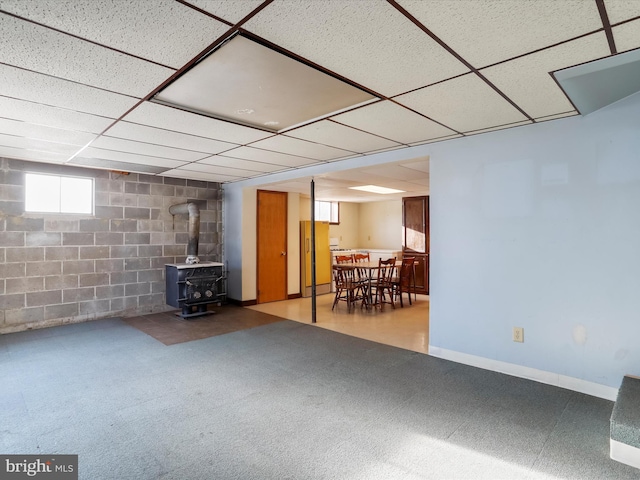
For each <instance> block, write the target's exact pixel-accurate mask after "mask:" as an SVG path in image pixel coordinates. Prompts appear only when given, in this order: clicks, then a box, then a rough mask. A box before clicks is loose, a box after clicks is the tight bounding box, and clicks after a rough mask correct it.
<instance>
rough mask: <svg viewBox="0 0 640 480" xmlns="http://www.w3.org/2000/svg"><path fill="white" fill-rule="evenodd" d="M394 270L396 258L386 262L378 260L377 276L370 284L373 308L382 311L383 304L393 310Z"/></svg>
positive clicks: (394, 306)
mask: <svg viewBox="0 0 640 480" xmlns="http://www.w3.org/2000/svg"><path fill="white" fill-rule="evenodd" d="M395 269H396V258H395V257H392V258H389V259H387V260H382V259H379V260H378V276H377V278H376V281H375V282H373V283H372V284H371V288H372V290H373V291H372V292H371V293H372V298H373V306H374V307H378V308H380V310H382V309H383V307H384V304H385V303H389V304H391V306H392V307H393V308H396V305H395V303H394V301H393V283H392V279H393V274H394V272H395Z"/></svg>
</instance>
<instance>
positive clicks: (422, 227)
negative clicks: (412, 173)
mask: <svg viewBox="0 0 640 480" xmlns="http://www.w3.org/2000/svg"><path fill="white" fill-rule="evenodd" d="M402 256H403V257H415V258H416V291H417V292H418V293H423V294H427V295H428V294H429V197H428V196H420V197H404V198H403V199H402Z"/></svg>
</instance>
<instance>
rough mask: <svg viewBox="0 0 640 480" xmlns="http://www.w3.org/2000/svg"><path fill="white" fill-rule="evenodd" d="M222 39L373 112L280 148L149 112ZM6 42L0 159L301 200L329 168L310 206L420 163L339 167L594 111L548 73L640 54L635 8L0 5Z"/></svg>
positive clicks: (420, 180) (408, 177) (448, 3)
mask: <svg viewBox="0 0 640 480" xmlns="http://www.w3.org/2000/svg"><path fill="white" fill-rule="evenodd" d="M234 35H239V36H241V37H242V38H245V39H249V40H253V41H255V42H257V43H259V44H260V45H262V46H264V47H266V48H268V49H269V50H270V51H271V52H276V53H281V54H284V55H286V57H287V58H288V59H290V60H291V59H292V60H295V61H299V62H301V63H302V64H305V65H309V66H312V67H313V68H315V69H317V70H318V71H320V72H323V73H326V74H328V75H329V76H331V77H333V78H334V79H337V80H340V81H341V82H344V83H345V84H348V85H350V86H352V87H355V88H356V89H359V90H361V91H363V92H366V93H367V94H368V95H370V96H371V97H372V98H375V100H374V101H373V102H371V103H367V104H366V105H360V106H357V107H353V108H347V109H346V110H345V109H342V110H340V111H337V112H336V113H334V114H332V115H330V116H329V117H325V118H321V119H317V118H316V119H315V120H312V119H309V120H312V121H308V122H302V124H301V125H299V126H294V127H293V128H291V129H287V130H285V131H280V133H278V131H274V129H273V128H271V129H269V128H255V127H252V126H248V125H246V124H244V123H243V122H239V121H236V120H234V119H231V120H229V119H221V118H214V117H213V116H208V115H205V114H200V113H191V112H189V111H185V110H183V109H180V108H176V107H172V106H167V105H162V104H159V103H157V102H154V101H152V100H153V99H154V97H155V96H156V95H157V94H158V93H159V92H161V91H162V90H163V89H165V87H168V86H170V85H171V82H172V81H173V80H174V79H175V78H179V77H180V76H182V75H185V74H186V72H189V71H190V69H191V68H192V67H194V65H198V63H199V61H200V60H201V59H202V58H203V56H204V55H206V54H208V53H209V52H211V51H215V49H217V48H219V49H222V48H224V42H225V41H227V40H229V39H230V38H231V37H233V36H234ZM0 45H2V46H1V47H0V156H2V157H6V158H18V159H23V160H28V161H36V162H46V163H55V164H61V165H65V164H68V165H76V166H77V165H80V166H87V167H91V168H103V169H114V170H127V171H131V172H140V173H146V174H151V175H163V176H172V177H177V178H187V179H195V180H208V181H212V182H223V183H225V182H239V181H243V180H248V179H253V180H260V181H261V183H262V184H263V185H265V187H267V186H268V187H269V188H272V189H279V190H285V191H299V192H300V193H305V192H308V189H309V183H308V182H309V180H310V178H311V177H310V176H309V175H308V174H307V173H306V172H305V169H308V168H314V167H316V166H318V165H325V164H332V163H335V165H336V169H335V171H333V172H330V173H326V174H323V175H320V176H316V182H317V192H319V194H320V196H322V197H324V198H329V197H333V198H334V199H336V200H341V201H372V200H380V199H385V198H390V197H385V196H381V195H377V196H376V195H375V194H367V193H366V192H358V191H356V190H349V189H348V188H347V187H349V186H355V185H358V184H360V185H362V184H378V185H381V186H386V187H390V188H398V189H401V190H405V191H406V192H408V193H407V194H423V193H426V192H428V178H429V168H428V159H425V158H421V159H415V160H414V161H409V162H401V163H400V164H394V165H387V166H376V167H366V166H364V167H362V166H361V167H360V168H359V169H358V170H357V171H354V170H345V169H344V168H337V166H338V165H339V162H342V161H346V160H348V159H353V158H365V159H366V157H367V156H368V155H372V154H374V153H377V152H381V151H389V150H395V149H403V148H407V147H409V146H412V145H419V144H424V143H430V142H437V141H441V140H444V139H454V140H452V141H455V139H456V138H459V137H464V136H467V135H474V134H478V133H481V132H485V131H487V132H488V131H494V130H497V129H503V128H511V127H516V126H525V128H526V125H530V124H533V123H537V122H543V121H550V120H552V119H557V118H562V117H567V116H572V115H578V114H580V113H582V114H585V113H588V112H579V111H578V110H577V109H576V105H575V104H574V103H572V101H571V100H570V99H569V97H568V96H567V94H565V92H564V90H563V89H562V88H561V86H560V84H559V83H558V82H557V81H556V80H555V78H554V76H553V75H552V73H553V72H556V71H561V70H565V69H568V68H570V67H574V66H577V65H582V64H589V63H590V62H593V61H596V60H599V59H604V58H608V57H613V56H617V55H619V54H622V53H623V52H627V51H631V50H635V49H638V48H639V47H640V1H633V0H631V1H630V0H537V1H531V2H523V1H522V0H430V1H425V0H388V1H387V0H325V1H322V0H273V1H262V0H131V1H128V2H123V1H120V0H101V1H99V2H97V1H95V0H0ZM194 68H195V67H194ZM225 85H227V86H228V85H233V81H232V79H231V80H230V81H227V82H226V83H225ZM215 94H216V92H215V91H213V92H210V93H209V95H215ZM303 108H304V105H302V103H301V109H303ZM360 165H362V162H360ZM281 172H296V173H297V174H299V175H297V176H298V177H299V178H296V179H294V180H287V181H286V182H274V181H272V180H271V179H270V175H272V174H279V173H281Z"/></svg>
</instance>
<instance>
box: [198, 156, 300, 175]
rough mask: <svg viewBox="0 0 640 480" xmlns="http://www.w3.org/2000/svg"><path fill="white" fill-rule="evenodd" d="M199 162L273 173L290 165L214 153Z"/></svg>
mask: <svg viewBox="0 0 640 480" xmlns="http://www.w3.org/2000/svg"><path fill="white" fill-rule="evenodd" d="M198 163H204V164H207V165H214V166H215V165H218V166H221V167H229V168H240V169H242V170H250V171H252V172H262V173H272V172H279V171H282V170H284V169H288V168H289V167H285V166H283V165H274V164H271V163H262V162H253V161H251V160H241V159H239V158H230V157H224V156H222V155H214V156H212V157H208V158H205V159H202V160H200V161H199V162H198Z"/></svg>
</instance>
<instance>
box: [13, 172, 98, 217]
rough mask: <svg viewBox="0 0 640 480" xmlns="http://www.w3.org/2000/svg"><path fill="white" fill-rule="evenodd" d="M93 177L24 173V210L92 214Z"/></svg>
mask: <svg viewBox="0 0 640 480" xmlns="http://www.w3.org/2000/svg"><path fill="white" fill-rule="evenodd" d="M93 184H94V182H93V178H85V177H66V176H62V175H44V174H40V173H27V174H25V211H27V212H38V213H84V214H89V215H92V214H93V191H94V185H93Z"/></svg>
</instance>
